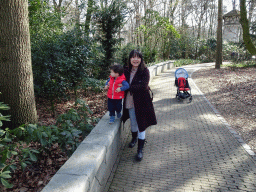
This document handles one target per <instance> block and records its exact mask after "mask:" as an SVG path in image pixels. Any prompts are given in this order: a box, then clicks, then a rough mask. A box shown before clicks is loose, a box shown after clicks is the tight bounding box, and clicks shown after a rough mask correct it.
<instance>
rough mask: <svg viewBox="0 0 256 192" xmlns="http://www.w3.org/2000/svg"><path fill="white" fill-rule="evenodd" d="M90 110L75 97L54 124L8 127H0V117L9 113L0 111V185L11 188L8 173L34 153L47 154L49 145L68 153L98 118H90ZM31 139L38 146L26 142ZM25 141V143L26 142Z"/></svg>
mask: <svg viewBox="0 0 256 192" xmlns="http://www.w3.org/2000/svg"><path fill="white" fill-rule="evenodd" d="M8 109H9V107H8V106H7V105H5V104H3V103H2V102H0V110H8ZM91 114H92V111H91V110H90V109H89V107H88V106H87V105H86V103H85V101H83V100H81V99H78V100H77V101H76V103H75V108H72V109H70V110H69V111H68V112H67V113H65V114H62V115H60V116H59V117H58V118H57V122H56V124H55V125H50V126H39V125H36V124H28V125H21V126H20V127H18V128H15V129H13V130H10V129H8V128H6V129H5V130H3V129H1V126H2V121H9V116H2V114H1V113H0V180H1V182H0V189H1V185H2V186H4V187H5V188H12V187H13V185H12V184H10V183H9V182H8V179H10V178H11V173H12V172H13V171H14V170H15V169H17V166H18V165H20V166H21V167H22V168H23V169H24V168H25V167H26V166H27V165H29V164H31V163H32V162H36V161H37V160H38V157H37V154H40V153H42V152H46V153H48V154H49V155H50V148H51V147H52V145H54V144H56V143H58V146H59V147H60V148H61V149H62V150H63V151H64V152H65V153H66V154H67V155H68V156H70V155H71V154H72V153H73V152H74V151H75V149H76V148H77V146H78V145H79V143H80V141H81V139H82V138H84V136H85V135H87V134H88V133H89V132H90V131H91V130H92V129H93V125H92V123H93V122H96V121H98V119H92V118H90V115H91ZM31 142H34V143H40V148H39V149H38V150H35V149H32V148H30V147H24V146H29V144H30V143H31ZM25 144H27V145H25Z"/></svg>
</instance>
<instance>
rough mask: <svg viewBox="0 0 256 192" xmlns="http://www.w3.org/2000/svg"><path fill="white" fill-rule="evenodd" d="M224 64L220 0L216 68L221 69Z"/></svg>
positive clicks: (219, 2) (219, 6) (220, 4)
mask: <svg viewBox="0 0 256 192" xmlns="http://www.w3.org/2000/svg"><path fill="white" fill-rule="evenodd" d="M221 64H222V0H218V27H217V47H216V62H215V68H216V69H219V68H220V65H221Z"/></svg>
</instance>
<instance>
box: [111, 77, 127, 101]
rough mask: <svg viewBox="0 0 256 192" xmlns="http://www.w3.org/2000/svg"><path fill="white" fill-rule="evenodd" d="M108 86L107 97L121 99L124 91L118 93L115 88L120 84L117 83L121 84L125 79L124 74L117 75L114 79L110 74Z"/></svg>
mask: <svg viewBox="0 0 256 192" xmlns="http://www.w3.org/2000/svg"><path fill="white" fill-rule="evenodd" d="M109 78H110V80H109V88H108V98H110V99H123V98H124V91H120V92H119V93H117V92H116V89H117V88H118V87H120V86H118V84H122V82H123V81H125V80H126V78H125V76H124V74H122V75H121V76H119V77H117V78H116V79H115V78H114V77H112V76H109Z"/></svg>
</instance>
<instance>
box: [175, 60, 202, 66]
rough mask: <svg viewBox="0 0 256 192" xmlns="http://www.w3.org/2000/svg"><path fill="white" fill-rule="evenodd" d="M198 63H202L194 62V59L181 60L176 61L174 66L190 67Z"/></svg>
mask: <svg viewBox="0 0 256 192" xmlns="http://www.w3.org/2000/svg"><path fill="white" fill-rule="evenodd" d="M196 63H201V61H200V60H193V59H179V60H176V61H175V62H174V63H173V64H174V66H175V67H180V66H183V65H190V64H196Z"/></svg>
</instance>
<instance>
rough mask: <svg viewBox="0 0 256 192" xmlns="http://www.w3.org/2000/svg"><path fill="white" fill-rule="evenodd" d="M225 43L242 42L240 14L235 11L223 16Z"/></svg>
mask: <svg viewBox="0 0 256 192" xmlns="http://www.w3.org/2000/svg"><path fill="white" fill-rule="evenodd" d="M223 20H224V25H223V35H222V38H223V41H228V42H230V41H231V42H236V43H237V42H239V41H241V40H242V38H243V36H242V25H241V24H240V22H239V20H240V12H239V11H237V10H235V9H233V10H232V11H230V12H228V13H226V14H225V15H224V16H223Z"/></svg>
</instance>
